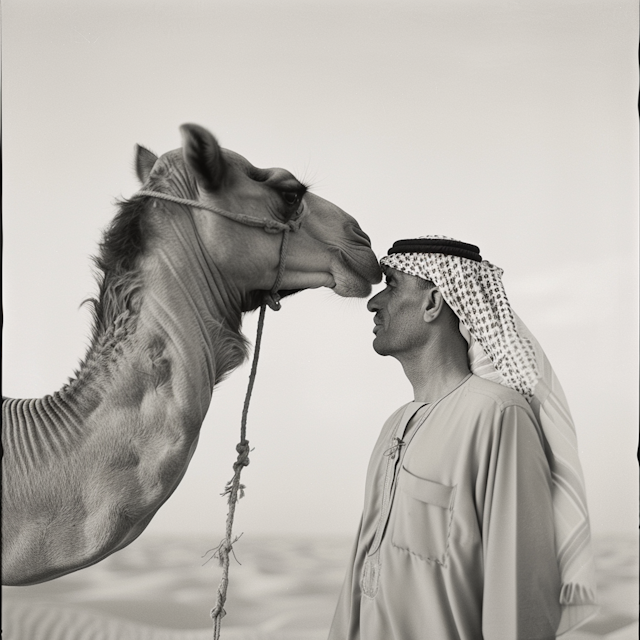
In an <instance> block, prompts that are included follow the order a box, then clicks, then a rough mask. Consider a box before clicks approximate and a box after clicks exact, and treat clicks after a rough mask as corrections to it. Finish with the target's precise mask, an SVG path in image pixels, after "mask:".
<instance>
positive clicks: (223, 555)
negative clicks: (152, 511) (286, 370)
mask: <svg viewBox="0 0 640 640" xmlns="http://www.w3.org/2000/svg"><path fill="white" fill-rule="evenodd" d="M286 236H287V233H286V232H285V234H284V237H283V243H282V244H283V245H284V249H285V251H286V241H285V239H284V238H285V237H286ZM281 254H282V252H281ZM280 262H281V267H282V262H283V260H282V255H281V261H280ZM281 271H282V272H284V269H281ZM280 279H281V275H280V274H279V277H278V279H277V280H276V284H275V285H274V289H273V290H272V292H271V295H273V294H274V293H275V291H274V290H276V286H279V282H278V281H279V280H280ZM278 306H279V305H278ZM266 310H267V301H266V299H265V301H264V302H263V303H262V305H261V306H260V316H259V317H258V329H257V332H256V343H255V347H254V350H253V362H252V364H251V373H250V374H249V385H248V386H247V393H246V395H245V397H244V407H243V408H242V422H241V425H240V442H238V444H237V445H236V451H237V452H238V458H237V459H236V461H235V462H234V463H233V478H231V480H229V482H227V485H226V487H225V489H224V492H223V493H222V494H221V495H223V496H225V495H228V496H229V498H228V500H227V502H228V504H229V511H228V513H227V526H226V530H225V538H224V540H223V541H222V542H221V543H220V546H219V547H218V551H217V554H218V560H219V561H220V565H221V566H222V578H221V579H220V584H219V585H218V592H217V599H216V605H215V607H214V608H213V609H211V618H212V620H213V640H219V638H220V630H221V625H222V618H223V617H224V616H225V615H226V611H225V610H224V604H225V602H226V600H227V587H228V585H229V553H231V552H232V550H233V544H234V542H236V540H237V538H236V540H233V541H232V540H231V536H232V530H233V518H234V515H235V511H236V503H237V502H238V500H240V498H242V497H243V496H244V489H245V487H244V485H243V484H240V474H241V473H242V469H243V468H244V467H246V466H247V465H248V464H249V452H250V448H249V441H248V440H247V415H248V414H249V403H250V402H251V394H252V392H253V385H254V383H255V380H256V372H257V371H258V358H259V356H260V343H261V342H262V331H263V329H264V318H265V314H266Z"/></svg>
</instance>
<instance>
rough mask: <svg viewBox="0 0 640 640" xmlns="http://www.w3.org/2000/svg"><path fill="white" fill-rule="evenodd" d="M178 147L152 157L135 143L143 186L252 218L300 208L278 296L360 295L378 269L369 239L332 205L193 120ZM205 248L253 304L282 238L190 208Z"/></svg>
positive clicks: (290, 214) (284, 216)
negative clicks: (311, 292)
mask: <svg viewBox="0 0 640 640" xmlns="http://www.w3.org/2000/svg"><path fill="white" fill-rule="evenodd" d="M181 131H182V134H183V141H184V144H183V148H182V149H178V150H175V151H172V152H169V153H167V154H165V155H164V156H162V157H161V158H160V159H158V158H157V157H156V156H155V155H154V154H152V153H151V152H150V151H148V150H146V149H143V148H141V147H138V156H137V161H136V168H137V173H138V177H139V178H140V180H141V182H142V183H143V185H144V188H145V189H147V190H150V189H153V190H160V191H162V192H164V193H171V194H172V195H176V196H179V197H182V198H187V199H190V200H195V201H197V202H199V203H203V204H206V205H211V206H213V207H217V208H219V209H223V210H225V211H229V212H232V213H241V214H244V215H246V216H250V217H251V218H254V219H264V218H267V219H270V220H276V221H279V222H287V221H289V220H291V219H294V218H295V217H296V216H299V215H300V214H301V213H304V219H303V220H302V224H301V226H300V228H298V229H297V230H295V231H292V232H290V233H289V238H288V247H287V252H286V266H285V270H284V275H283V278H282V282H281V285H280V294H281V295H288V294H291V293H295V292H296V291H300V290H302V289H311V288H317V287H329V288H331V289H332V290H333V291H335V293H337V294H338V295H340V296H347V297H365V296H367V295H368V294H369V293H370V291H371V285H372V284H375V283H377V282H379V281H380V279H381V272H380V268H379V266H378V261H377V259H376V256H375V255H374V253H373V251H372V250H371V243H370V240H369V237H368V236H367V234H366V233H364V231H362V229H361V228H360V226H359V225H358V222H357V221H356V220H355V219H354V218H352V217H351V216H350V215H348V214H347V213H345V212H344V211H342V209H340V208H339V207H337V206H335V205H334V204H332V203H330V202H328V201H327V200H323V199H322V198H320V197H318V196H316V195H313V194H311V193H308V192H307V188H306V187H305V186H304V185H303V184H302V183H300V182H299V181H298V180H297V179H296V178H294V176H293V175H292V174H291V173H289V172H288V171H286V170H284V169H258V168H256V167H254V166H253V165H252V164H251V163H250V162H249V161H248V160H246V159H245V158H243V157H242V156H240V155H238V154H237V153H235V152H233V151H229V150H227V149H222V148H221V147H220V146H219V145H218V142H217V141H216V139H215V138H214V137H213V136H212V135H211V133H209V131H207V130H206V129H203V128H202V127H200V126H197V125H193V124H186V125H183V126H182V127H181ZM193 217H194V220H195V224H196V227H197V230H198V233H199V236H200V238H201V239H202V242H203V244H204V246H205V249H206V251H207V252H208V254H209V256H210V257H211V259H212V261H213V262H214V264H215V267H216V269H217V270H218V271H219V272H220V274H221V277H222V278H224V280H225V283H226V285H227V286H228V287H229V288H231V289H233V290H234V293H236V292H237V296H238V298H239V299H240V304H241V307H242V310H243V311H247V310H250V309H254V308H256V307H257V306H259V304H260V302H261V300H262V296H263V292H264V291H269V290H270V289H271V288H272V286H273V284H274V282H275V280H276V277H277V274H278V267H279V263H280V248H281V244H282V236H283V234H282V233H281V232H280V233H267V232H266V231H265V230H264V229H263V228H262V227H259V226H258V227H254V226H248V225H244V224H241V223H239V222H236V221H234V220H231V219H228V218H226V217H224V216H222V215H219V214H216V213H213V212H212V211H209V210H206V209H197V208H193Z"/></svg>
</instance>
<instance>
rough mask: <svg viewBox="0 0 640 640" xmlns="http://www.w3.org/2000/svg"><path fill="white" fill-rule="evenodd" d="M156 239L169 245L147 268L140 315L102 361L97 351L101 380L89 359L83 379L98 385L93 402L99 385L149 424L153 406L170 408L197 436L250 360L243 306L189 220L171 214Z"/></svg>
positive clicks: (121, 330)
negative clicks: (223, 383) (217, 390)
mask: <svg viewBox="0 0 640 640" xmlns="http://www.w3.org/2000/svg"><path fill="white" fill-rule="evenodd" d="M183 213H184V212H183ZM157 232H158V233H159V234H160V235H161V236H164V237H162V238H160V239H156V241H155V242H154V243H153V244H154V246H152V248H151V250H150V251H149V253H148V255H147V256H145V258H144V260H143V263H142V267H141V273H140V282H139V290H138V292H137V293H136V294H135V295H136V297H137V298H136V299H137V303H136V304H135V305H134V307H135V311H134V312H133V313H130V314H128V315H127V314H123V315H121V316H120V318H118V319H117V321H116V322H115V323H114V324H113V325H112V331H113V332H114V335H113V336H110V338H109V340H108V342H110V344H109V345H108V346H107V347H106V349H105V354H104V355H103V354H101V353H100V351H101V348H102V347H101V345H94V349H92V352H93V351H94V350H95V351H96V353H97V355H98V358H97V361H98V366H97V369H98V371H97V375H96V374H94V372H92V371H91V370H90V368H91V367H92V366H94V364H93V362H91V361H89V360H91V358H90V359H89V360H88V361H87V363H86V364H85V367H84V368H83V370H82V371H81V372H80V375H79V376H78V379H79V381H82V378H83V377H86V378H90V379H91V380H92V382H93V384H92V385H91V384H90V386H93V387H94V388H93V389H92V393H91V396H92V397H95V396H96V393H95V392H96V388H95V386H96V385H99V386H100V389H99V390H98V391H99V392H100V394H101V395H102V398H103V400H102V402H104V403H107V404H108V405H109V406H110V407H118V406H129V405H130V404H131V403H133V404H134V405H135V404H136V403H138V404H139V406H138V409H139V411H140V412H141V415H142V416H143V417H144V414H145V410H146V408H147V406H149V408H151V405H153V411H152V413H154V414H157V408H158V407H160V406H162V405H163V404H164V405H167V406H165V409H168V410H170V411H169V412H170V413H172V414H173V415H174V416H175V412H176V411H177V412H181V413H182V412H184V414H185V420H186V421H187V422H188V424H189V425H190V427H189V428H196V429H197V428H199V426H200V424H201V422H202V420H203V418H204V415H205V413H206V411H207V409H208V407H209V402H210V400H211V393H212V390H213V387H214V385H215V384H216V383H217V382H219V381H220V380H221V379H222V378H223V377H224V376H225V375H226V374H228V373H229V372H230V371H231V370H232V369H234V368H235V367H237V366H238V365H239V364H240V363H241V362H242V360H243V359H244V357H245V342H244V339H243V337H242V336H241V334H240V324H241V312H240V300H239V298H238V296H237V295H236V293H235V292H234V291H233V289H231V288H229V286H228V283H226V282H225V281H224V279H223V278H222V277H221V276H220V274H218V273H217V268H216V265H215V263H214V262H213V261H212V259H211V257H210V256H208V255H207V254H206V252H205V251H204V250H203V247H202V246H201V244H200V242H199V238H198V235H197V232H196V230H195V227H194V225H193V223H192V219H191V217H190V216H189V215H186V214H184V215H171V214H167V215H166V216H164V218H163V219H162V221H161V224H160V226H159V229H158V230H157ZM105 355H108V357H104V356H105ZM93 359H94V360H95V359H96V358H95V357H94V358H93ZM87 368H88V369H89V370H84V369H87ZM101 368H102V370H101ZM104 369H106V370H104ZM79 386H80V387H82V386H83V385H82V384H80V385H79ZM155 419H157V418H154V420H155ZM196 425H197V426H196Z"/></svg>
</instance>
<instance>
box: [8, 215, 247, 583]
mask: <svg viewBox="0 0 640 640" xmlns="http://www.w3.org/2000/svg"><path fill="white" fill-rule="evenodd" d="M183 213H184V212H183ZM157 231H158V234H157V235H156V236H155V240H154V243H153V245H152V246H151V247H150V248H149V251H148V252H146V254H145V256H144V258H143V259H142V260H143V263H142V266H141V271H140V273H139V279H136V280H132V281H131V283H129V284H130V285H131V287H132V288H133V289H134V290H135V291H136V292H135V293H134V294H133V297H130V299H129V300H130V304H129V303H127V305H125V307H128V310H127V311H122V309H120V308H118V307H117V300H118V296H117V295H115V297H113V298H112V299H110V300H107V298H106V297H105V299H104V300H103V302H104V304H103V305H102V307H103V311H104V309H107V312H109V310H108V307H109V306H110V305H111V306H113V305H115V307H116V312H115V313H111V312H109V313H110V315H109V316H108V321H105V323H104V324H105V326H106V330H104V331H102V332H101V333H100V334H99V335H97V336H94V342H93V344H92V347H91V348H90V350H89V353H88V355H87V358H86V359H85V362H84V363H83V365H82V367H81V369H80V371H79V373H78V374H77V377H76V379H75V380H74V381H72V382H71V383H70V384H69V385H67V386H66V387H64V388H63V389H62V390H61V391H59V392H57V393H55V394H53V395H52V396H46V397H45V398H41V399H39V400H9V401H7V402H5V403H4V404H3V433H2V439H3V446H4V452H5V459H4V461H3V477H5V479H8V478H11V479H12V481H11V483H10V486H7V491H6V494H5V496H4V502H3V507H4V509H5V512H6V513H7V514H8V515H7V523H8V524H7V526H8V527H9V525H10V528H11V530H9V529H7V533H6V536H5V541H6V545H5V547H6V549H5V550H6V554H7V557H8V558H10V559H11V560H10V561H8V564H7V565H6V566H7V573H8V575H11V573H12V571H13V570H14V569H13V567H15V571H16V572H17V573H16V575H19V580H21V581H22V582H15V584H20V583H23V584H24V583H28V582H29V581H37V580H42V579H47V578H48V577H53V576H56V575H62V574H63V573H66V572H68V571H71V570H74V569H76V568H79V567H81V566H86V564H90V563H92V562H95V561H97V560H98V559H100V557H102V554H103V553H107V552H108V553H111V552H112V551H113V550H114V549H115V548H118V547H120V546H124V545H125V544H128V543H129V542H131V540H132V539H134V538H135V537H136V536H137V535H139V534H140V532H141V531H142V530H143V529H144V527H145V526H146V525H147V524H148V522H149V520H150V519H151V517H152V516H153V514H154V513H155V511H156V510H157V509H158V508H159V507H160V505H161V504H162V503H163V502H164V501H165V500H166V499H167V498H168V496H169V495H170V494H171V493H172V492H173V490H174V489H175V487H176V486H177V484H178V483H179V481H180V479H181V478H182V476H183V474H184V472H185V471H186V468H187V465H188V462H189V460H190V458H191V456H192V455H193V452H194V450H195V445H196V443H197V440H198V434H199V431H200V427H201V425H202V421H203V419H204V416H205V414H206V412H207V409H208V407H209V403H210V400H211V393H212V390H213V386H214V385H215V383H216V382H219V381H220V379H221V378H222V377H223V376H224V375H225V374H226V373H229V372H230V371H231V370H232V369H233V368H234V367H236V366H238V365H239V364H240V363H241V362H242V360H243V359H244V357H245V342H244V339H243V338H242V336H241V335H240V332H239V330H240V321H241V314H240V301H239V299H237V296H235V294H234V292H233V290H230V289H228V288H225V289H222V288H221V287H219V286H218V285H217V284H216V281H217V280H216V277H217V276H216V267H215V265H214V264H212V263H211V262H210V259H209V258H207V256H205V254H204V253H203V251H202V248H201V247H200V245H199V242H198V239H197V237H196V236H195V235H194V230H193V227H192V225H191V221H190V217H189V216H187V215H179V216H176V217H175V219H167V218H165V222H164V223H163V224H161V225H160V228H159V229H158V230H157ZM160 236H164V237H160ZM121 286H122V287H125V288H126V286H127V280H126V279H125V280H124V281H122V282H121ZM60 496H64V504H65V505H66V506H65V507H64V509H61V507H60ZM34 522H37V523H39V524H38V526H34ZM43 531H46V532H47V534H46V539H47V544H46V545H43V544H42V540H43V539H44V538H43V535H44V534H43V533H42V532H43ZM3 533H4V531H3ZM14 533H15V535H13V534H14ZM107 550H109V551H107ZM26 557H29V558H31V560H30V561H29V562H28V570H27V569H25V565H24V563H23V561H22V560H21V559H22V558H26ZM3 560H4V558H3ZM9 579H10V580H11V579H13V578H11V577H10V578H9Z"/></svg>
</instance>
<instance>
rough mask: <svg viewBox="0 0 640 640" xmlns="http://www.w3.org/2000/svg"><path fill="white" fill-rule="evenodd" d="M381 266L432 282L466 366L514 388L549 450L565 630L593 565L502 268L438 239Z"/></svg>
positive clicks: (579, 481) (561, 416) (587, 593)
mask: <svg viewBox="0 0 640 640" xmlns="http://www.w3.org/2000/svg"><path fill="white" fill-rule="evenodd" d="M380 264H381V265H382V266H383V267H391V268H393V269H397V270H398V271H402V272H403V273H407V274H409V275H412V276H417V277H419V278H423V279H425V280H430V281H431V282H433V283H434V284H435V285H436V287H438V289H439V290H440V292H441V293H442V296H443V298H444V299H445V301H446V302H447V304H448V305H449V306H450V307H451V309H452V311H453V312H454V313H455V314H456V315H457V316H458V319H459V320H460V332H461V333H462V335H463V336H464V337H465V339H466V340H467V342H468V344H469V350H468V354H469V365H470V368H471V371H472V372H473V373H474V374H475V375H478V376H480V377H483V378H487V379H489V380H492V381H494V382H497V383H499V384H503V385H505V386H508V387H511V388H512V389H515V390H516V391H518V392H519V393H521V394H522V395H523V396H524V397H525V398H526V399H527V400H528V402H529V404H530V406H531V408H532V410H533V412H534V414H535V416H536V418H537V419H538V422H539V424H540V426H541V428H542V431H543V433H544V435H545V438H546V440H547V442H548V444H549V448H550V450H551V455H550V460H549V465H550V469H551V477H552V481H553V490H552V498H553V507H554V526H555V533H556V547H557V556H558V565H559V568H560V576H561V581H562V588H561V592H560V603H561V605H562V608H563V614H562V619H561V621H560V626H559V628H558V631H557V634H558V635H560V634H562V633H565V632H567V631H569V630H570V629H572V628H574V627H575V626H576V625H578V624H580V623H582V622H584V620H586V619H587V618H588V617H590V616H592V615H593V614H594V613H595V611H596V610H597V607H596V606H595V602H596V599H595V593H596V586H595V569H594V564H593V553H592V550H591V534H590V527H589V514H588V511H587V501H586V495H585V488H584V478H583V474H582V467H581V465H580V460H579V458H578V445H577V440H576V432H575V427H574V425H573V420H572V418H571V413H570V411H569V406H568V403H567V400H566V398H565V395H564V392H563V390H562V387H561V386H560V383H559V381H558V378H557V377H556V375H555V373H554V371H553V368H552V367H551V364H550V363H549V360H548V359H547V357H546V355H545V353H544V351H543V350H542V348H541V347H540V344H539V343H538V341H537V340H536V339H535V337H534V336H533V335H532V334H531V332H530V331H529V330H528V329H527V327H526V326H525V325H524V323H523V322H522V320H520V318H519V317H518V316H517V315H516V314H515V312H514V311H513V309H512V308H511V305H510V304H509V301H508V299H507V295H506V293H505V291H504V287H503V284H502V273H503V271H502V269H499V268H498V267H496V266H494V265H492V264H491V263H490V262H488V261H486V260H482V259H481V257H480V253H479V249H478V248H477V247H475V246H474V245H466V244H465V243H460V242H458V241H456V240H453V239H452V238H447V237H445V236H424V237H422V238H418V239H416V240H401V241H399V242H397V243H395V244H394V246H393V248H392V249H390V250H389V255H387V256H384V257H383V258H382V259H381V260H380Z"/></svg>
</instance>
